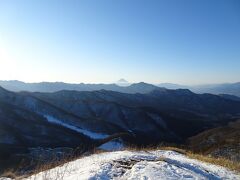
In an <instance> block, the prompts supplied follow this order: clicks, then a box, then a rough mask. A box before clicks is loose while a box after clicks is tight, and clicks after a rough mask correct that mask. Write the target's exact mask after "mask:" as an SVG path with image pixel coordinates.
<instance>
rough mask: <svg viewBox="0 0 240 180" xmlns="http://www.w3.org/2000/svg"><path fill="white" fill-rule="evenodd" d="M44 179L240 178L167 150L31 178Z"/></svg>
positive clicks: (111, 155)
mask: <svg viewBox="0 0 240 180" xmlns="http://www.w3.org/2000/svg"><path fill="white" fill-rule="evenodd" d="M27 179H28V180H33V179H34V180H42V179H65V180H77V179H79V180H80V179H81V180H84V179H162V180H164V179H212V180H218V179H231V180H232V179H240V175H238V174H237V173H236V172H233V171H230V170H228V169H226V168H223V167H221V166H216V165H213V164H209V163H205V162H201V161H198V160H195V159H191V158H188V157H187V156H185V155H183V154H180V153H177V152H174V151H166V150H156V151H116V152H105V153H100V154H94V155H91V156H88V157H83V158H81V159H78V160H75V161H72V162H69V163H66V164H64V165H63V166H59V167H56V168H54V169H50V170H47V171H44V172H41V173H39V174H36V175H33V176H31V177H28V178H27Z"/></svg>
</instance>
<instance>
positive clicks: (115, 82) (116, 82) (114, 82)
mask: <svg viewBox="0 0 240 180" xmlns="http://www.w3.org/2000/svg"><path fill="white" fill-rule="evenodd" d="M120 79H123V78H120ZM124 80H126V79H124ZM0 81H19V82H23V83H66V84H81V83H83V84H116V85H118V83H119V82H118V80H116V81H113V82H97V83H96V82H65V81H32V82H28V81H22V80H17V79H10V80H5V79H0ZM126 81H127V80H126ZM142 82H143V83H147V84H152V85H160V84H173V85H180V86H205V85H219V84H234V83H240V81H235V82H223V83H205V84H204V83H203V84H179V83H174V82H159V83H151V82H146V81H137V82H130V81H127V82H126V83H128V84H129V85H131V84H137V83H142Z"/></svg>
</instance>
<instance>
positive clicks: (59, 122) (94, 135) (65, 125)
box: [43, 115, 108, 139]
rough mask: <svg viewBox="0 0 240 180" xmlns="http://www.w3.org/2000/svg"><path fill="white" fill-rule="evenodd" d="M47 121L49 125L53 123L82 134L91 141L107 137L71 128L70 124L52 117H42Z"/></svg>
mask: <svg viewBox="0 0 240 180" xmlns="http://www.w3.org/2000/svg"><path fill="white" fill-rule="evenodd" d="M43 116H44V117H45V118H46V119H47V120H48V122H50V123H54V124H58V125H61V126H64V127H66V128H68V129H71V130H73V131H76V132H79V133H82V134H84V135H86V136H88V137H90V138H92V139H103V138H106V137H108V135H106V134H100V133H95V132H91V131H88V130H85V129H81V128H78V127H76V126H73V125H70V124H67V123H65V122H64V121H61V120H59V119H57V118H55V117H53V116H50V115H43Z"/></svg>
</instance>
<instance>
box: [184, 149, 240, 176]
mask: <svg viewBox="0 0 240 180" xmlns="http://www.w3.org/2000/svg"><path fill="white" fill-rule="evenodd" d="M186 155H187V156H188V157H190V158H193V159H197V160H200V161H203V162H207V163H211V164H215V165H219V166H223V167H225V168H228V169H230V170H233V171H237V172H240V163H236V162H233V161H230V160H228V159H225V158H216V157H211V156H207V155H202V154H195V153H192V152H187V154H186Z"/></svg>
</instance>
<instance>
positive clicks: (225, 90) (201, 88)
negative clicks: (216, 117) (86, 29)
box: [0, 79, 240, 97]
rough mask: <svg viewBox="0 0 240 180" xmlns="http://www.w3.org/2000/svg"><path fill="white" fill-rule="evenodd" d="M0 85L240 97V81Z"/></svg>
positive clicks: (41, 89)
mask: <svg viewBox="0 0 240 180" xmlns="http://www.w3.org/2000/svg"><path fill="white" fill-rule="evenodd" d="M0 86H2V87H4V88H5V89H8V90H10V91H17V92H18V91H30V92H56V91H61V90H75V91H98V90H101V89H105V90H110V91H117V92H122V93H148V92H151V91H152V90H154V89H158V88H159V87H162V88H167V89H190V90H191V91H193V92H195V93H211V94H216V95H218V94H228V95H234V96H238V97H240V82H237V83H224V84H209V85H195V86H187V85H179V84H172V83H161V84H157V85H152V84H147V83H144V82H141V83H134V84H131V83H129V82H128V81H126V80H125V79H120V80H119V81H117V82H116V83H113V84H84V83H80V84H69V83H63V82H40V83H25V82H21V81H0Z"/></svg>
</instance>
